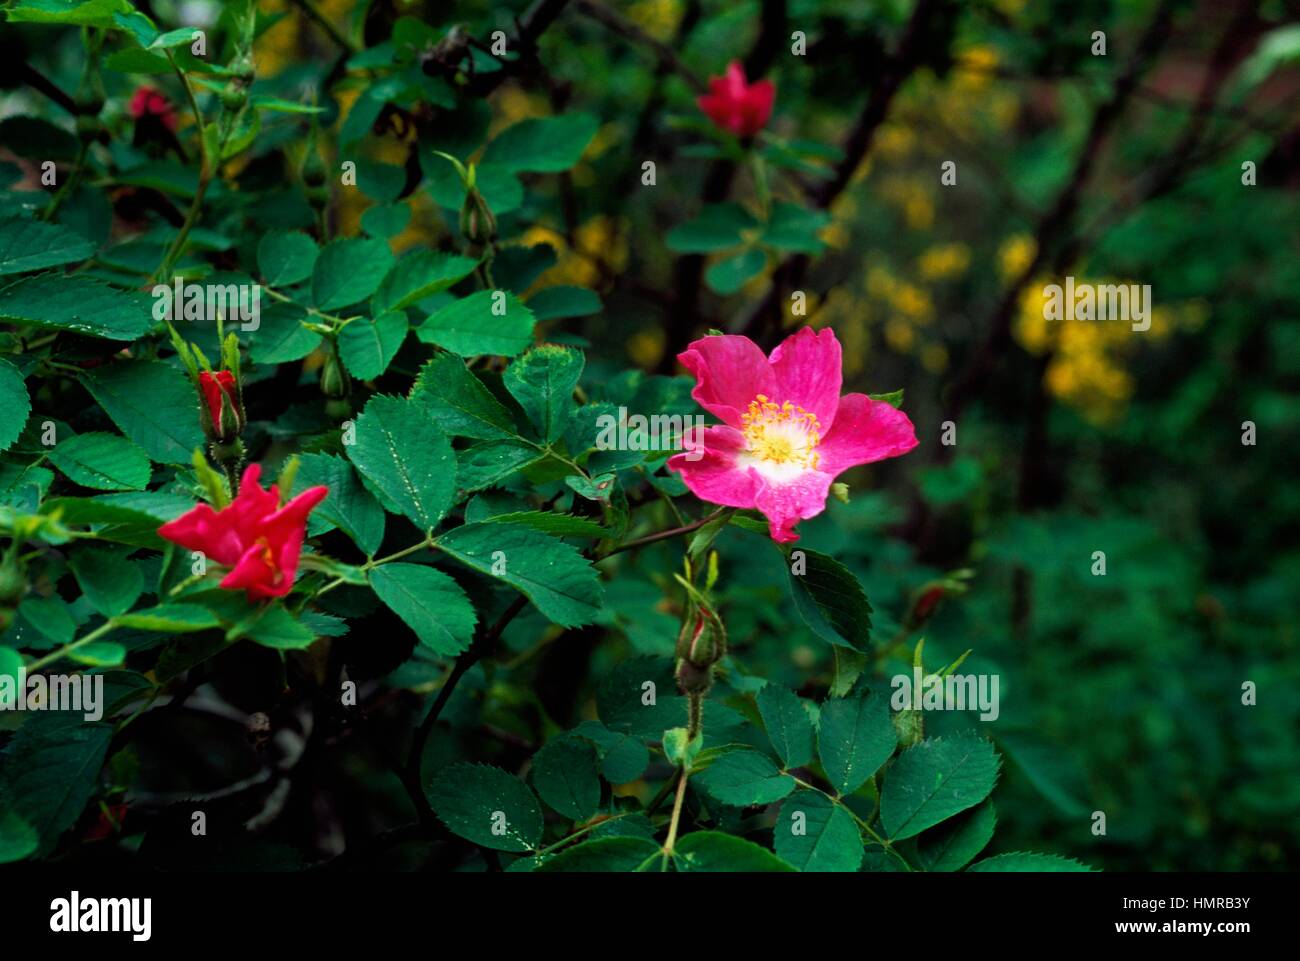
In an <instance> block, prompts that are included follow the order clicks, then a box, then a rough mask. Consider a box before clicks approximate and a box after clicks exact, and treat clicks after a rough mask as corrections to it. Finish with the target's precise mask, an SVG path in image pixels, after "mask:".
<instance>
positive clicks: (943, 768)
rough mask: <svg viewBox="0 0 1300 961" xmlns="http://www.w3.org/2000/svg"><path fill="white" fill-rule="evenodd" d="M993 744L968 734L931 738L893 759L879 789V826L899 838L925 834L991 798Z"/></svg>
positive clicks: (994, 770) (994, 772) (994, 774)
mask: <svg viewBox="0 0 1300 961" xmlns="http://www.w3.org/2000/svg"><path fill="white" fill-rule="evenodd" d="M999 763H1000V762H999V760H998V755H997V753H996V752H995V751H994V750H993V745H992V744H991V743H990V742H989V741H988V740H987V739H985V738H982V737H980V736H979V735H977V734H973V733H969V732H965V733H962V734H957V735H954V736H950V737H946V738H932V739H929V740H925V741H922V742H921V743H920V744H917V745H914V746H913V747H911V748H908V749H907V750H906V751H904V752H903V753H902V754H900V755H899V756H898V759H897V760H895V761H894V764H893V767H891V768H890V769H889V775H888V776H887V777H886V778H885V783H884V785H883V786H882V787H881V790H880V823H881V824H882V825H883V826H884V828H885V833H886V834H887V835H888V836H889V837H890V838H891V839H894V840H902V839H903V838H910V837H913V836H915V835H917V834H920V833H921V832H922V831H924V830H925V829H926V828H928V827H932V826H933V825H935V824H938V823H939V822H940V821H943V820H944V819H946V818H950V817H952V816H953V815H954V814H957V813H958V812H960V811H964V810H966V809H967V808H969V807H974V806H975V805H976V804H979V803H980V801H983V800H984V799H985V798H986V797H988V795H989V792H990V791H992V790H993V785H994V783H995V782H996V781H997V779H998V766H999Z"/></svg>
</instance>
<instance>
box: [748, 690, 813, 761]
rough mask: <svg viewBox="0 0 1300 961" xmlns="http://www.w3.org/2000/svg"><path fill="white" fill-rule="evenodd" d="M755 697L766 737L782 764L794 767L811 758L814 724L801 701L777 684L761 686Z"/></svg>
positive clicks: (791, 692)
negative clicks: (765, 730) (765, 729)
mask: <svg viewBox="0 0 1300 961" xmlns="http://www.w3.org/2000/svg"><path fill="white" fill-rule="evenodd" d="M757 700H758V712H759V714H760V715H762V718H763V726H764V727H766V728H767V737H768V740H769V741H771V742H772V747H774V748H775V749H776V753H777V755H778V756H779V757H780V758H781V761H782V763H783V764H784V765H785V766H786V767H787V768H795V767H803V766H804V765H805V764H807V763H809V762H810V761H812V759H813V724H812V719H811V718H810V717H809V716H808V711H807V709H806V708H805V707H804V702H803V700H802V699H801V698H799V697H798V696H797V695H796V694H795V693H794V692H793V691H790V690H788V689H786V688H784V687H781V686H780V685H778V684H768V685H767V686H766V687H764V688H763V689H762V690H761V691H759V692H758V697H757Z"/></svg>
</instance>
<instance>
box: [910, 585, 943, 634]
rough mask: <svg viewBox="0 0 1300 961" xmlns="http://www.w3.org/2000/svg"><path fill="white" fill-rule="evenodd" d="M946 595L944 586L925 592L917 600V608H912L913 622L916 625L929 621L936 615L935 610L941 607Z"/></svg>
mask: <svg viewBox="0 0 1300 961" xmlns="http://www.w3.org/2000/svg"><path fill="white" fill-rule="evenodd" d="M946 593H947V591H946V590H945V589H944V586H943V585H942V584H938V585H936V586H934V587H931V588H930V589H929V590H927V591H925V592H923V593H922V594H921V596H920V597H919V598H917V601H916V606H915V607H913V608H912V622H913V623H915V624H924V623H925V622H926V621H928V620H929V619H930V615H931V614H933V613H934V609H935V608H936V607H938V606H939V602H940V601H941V600H943V596H944V594H946Z"/></svg>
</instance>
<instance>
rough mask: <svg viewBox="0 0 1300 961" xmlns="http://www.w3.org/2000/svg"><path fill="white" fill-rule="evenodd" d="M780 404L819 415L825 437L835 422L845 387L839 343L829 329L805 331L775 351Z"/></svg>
mask: <svg viewBox="0 0 1300 961" xmlns="http://www.w3.org/2000/svg"><path fill="white" fill-rule="evenodd" d="M770 360H771V364H772V371H773V373H775V375H776V382H777V386H776V397H775V400H777V401H778V402H785V401H790V402H791V403H794V404H798V405H799V406H800V407H802V408H803V409H804V410H807V411H811V412H812V413H814V414H816V415H817V420H818V422H819V423H820V425H821V432H822V436H823V437H825V436H826V434H827V432H829V431H830V429H831V425H832V424H833V423H834V422H835V412H836V410H838V408H839V405H840V388H841V386H842V384H843V375H842V373H841V370H842V360H841V351H840V342H839V341H838V340H837V339H836V338H835V332H834V331H833V330H831V329H830V328H829V327H827V328H826V329H825V330H822V331H814V330H813V329H812V328H811V327H804V328H803V329H802V330H800V331H799V332H798V333H796V334H792V335H791V336H789V337H787V338H786V339H785V340H784V341H782V343H781V344H780V345H779V346H778V347H777V348H776V349H775V350H774V351H772V356H771V359H770Z"/></svg>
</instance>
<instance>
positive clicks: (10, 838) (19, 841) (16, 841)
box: [0, 811, 657, 864]
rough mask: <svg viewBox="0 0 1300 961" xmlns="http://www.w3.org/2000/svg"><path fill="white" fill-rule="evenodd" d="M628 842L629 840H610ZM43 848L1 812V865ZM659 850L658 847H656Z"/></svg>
mask: <svg viewBox="0 0 1300 961" xmlns="http://www.w3.org/2000/svg"><path fill="white" fill-rule="evenodd" d="M607 840H611V841H626V840H630V839H629V838H608V839H607ZM40 846H41V838H40V835H38V834H37V833H36V829H35V828H34V827H32V826H31V825H30V824H28V823H27V822H26V821H25V820H23V819H22V818H21V817H19V816H18V815H17V814H16V813H15V812H13V811H0V864H11V863H13V862H14V861H21V860H23V858H27V857H31V856H32V855H33V854H35V853H36V849H37V848H39V847H40ZM654 847H656V849H657V845H654Z"/></svg>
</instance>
